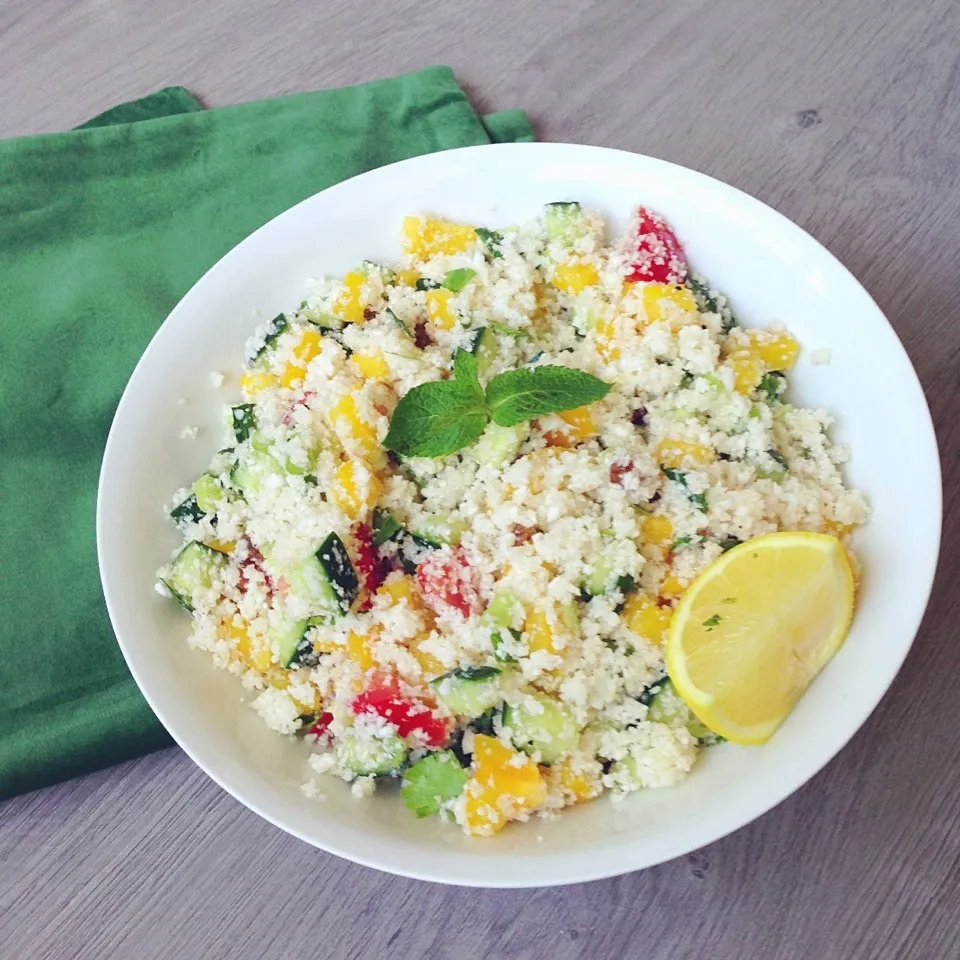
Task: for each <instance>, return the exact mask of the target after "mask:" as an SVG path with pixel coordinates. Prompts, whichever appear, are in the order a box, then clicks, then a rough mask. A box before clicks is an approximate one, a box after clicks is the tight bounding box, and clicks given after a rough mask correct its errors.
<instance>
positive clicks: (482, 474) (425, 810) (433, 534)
mask: <svg viewBox="0 0 960 960" xmlns="http://www.w3.org/2000/svg"><path fill="white" fill-rule="evenodd" d="M403 245H404V257H403V261H402V263H400V264H398V265H394V266H392V267H387V266H383V265H378V264H373V263H367V262H365V263H364V264H362V265H361V266H360V267H358V268H357V269H356V270H354V271H351V272H350V273H348V274H347V275H346V276H345V277H344V278H341V279H321V280H319V281H316V282H315V283H313V284H312V289H311V293H310V296H309V297H308V299H307V300H305V301H304V302H303V303H302V304H301V305H300V307H299V308H298V309H296V310H292V311H290V312H288V313H285V314H283V315H281V316H280V317H277V318H275V319H274V320H272V321H270V322H269V323H267V324H264V325H263V326H261V327H260V329H259V330H257V331H256V332H255V333H254V335H253V337H252V339H251V341H250V343H249V344H248V351H247V357H246V363H245V365H244V369H243V371H242V375H241V378H240V388H241V392H242V394H243V402H242V403H238V404H236V405H234V406H233V407H231V408H230V411H229V444H228V447H227V449H225V450H222V451H221V452H220V453H218V454H217V455H216V456H215V457H214V458H213V461H212V463H211V465H210V468H209V470H208V472H207V473H205V474H204V475H203V476H202V477H200V478H199V479H198V481H197V483H196V484H195V485H194V487H193V488H191V489H185V490H181V491H179V492H178V493H177V495H176V498H175V503H176V506H175V507H174V509H173V510H172V516H173V517H174V520H175V521H176V523H177V524H178V526H179V528H180V530H181V532H182V534H183V539H184V541H185V544H186V545H185V546H184V547H183V548H182V549H181V550H180V551H178V554H177V556H176V557H175V558H173V559H172V560H171V562H170V563H169V564H167V565H166V566H165V567H164V568H162V569H161V570H160V572H159V582H158V590H159V591H160V592H161V593H164V594H165V595H168V596H169V595H172V596H174V597H175V598H176V599H177V600H179V602H181V604H183V605H184V606H185V607H187V608H188V609H190V610H191V611H192V634H191V638H190V641H191V643H192V644H194V645H195V646H197V647H199V648H201V649H203V650H206V651H209V653H210V654H211V655H212V657H213V660H214V663H215V664H216V665H217V666H218V667H221V668H224V669H227V670H229V671H231V672H232V673H234V674H236V675H237V676H238V677H240V678H242V682H243V684H244V685H245V686H246V687H248V688H250V689H252V690H254V691H256V696H255V699H254V700H253V707H254V709H256V711H257V712H258V713H259V715H260V716H261V717H262V718H263V720H264V722H265V723H266V724H267V725H268V726H270V727H271V728H272V729H274V730H276V731H277V732H278V733H280V734H283V735H287V736H305V737H307V738H308V739H309V741H310V742H311V744H312V745H313V747H314V752H313V753H312V755H311V758H310V768H311V769H310V771H309V773H308V774H306V776H307V782H306V784H305V787H304V789H305V790H306V791H307V792H308V794H310V795H313V796H322V795H323V790H324V789H326V787H324V786H323V781H322V780H320V779H315V777H320V776H321V775H323V774H333V775H335V776H338V777H341V778H342V779H344V780H347V781H351V782H352V784H353V786H352V789H353V792H354V794H355V795H356V796H358V797H362V796H365V795H367V794H368V793H370V792H371V791H372V790H373V789H374V788H375V786H377V785H379V784H382V783H384V782H389V781H391V780H393V781H397V780H400V781H402V788H401V795H402V797H403V800H404V802H406V804H407V805H408V806H409V807H410V808H411V810H412V811H413V812H414V813H415V814H416V815H418V816H424V815H428V814H439V815H441V816H444V817H447V818H451V819H454V820H456V822H457V823H459V824H460V825H461V826H462V827H463V829H465V830H466V831H467V832H468V833H470V834H474V835H488V834H491V833H494V832H496V831H498V830H499V829H500V828H502V827H503V826H504V825H505V824H506V823H507V822H509V821H511V820H524V819H527V818H528V817H529V816H530V815H531V814H539V815H553V814H554V813H555V812H556V811H558V810H559V809H560V808H562V807H565V806H568V805H570V804H573V803H577V802H580V801H584V800H587V799H590V798H592V797H595V796H598V795H600V794H601V793H603V792H605V791H611V792H613V793H614V794H615V795H617V796H619V795H623V794H625V793H629V792H631V791H634V790H638V789H645V788H654V787H667V786H670V785H671V784H675V783H677V782H678V781H680V780H682V779H683V778H684V777H686V776H687V774H688V773H689V772H690V770H691V768H692V767H693V765H694V763H695V761H696V758H697V754H698V752H699V751H700V750H701V749H704V747H707V746H709V745H710V744H712V743H714V742H716V740H717V739H718V738H716V737H714V736H713V735H712V734H711V733H710V731H709V730H708V729H707V728H706V727H704V726H703V724H702V723H700V722H699V721H698V720H697V718H696V717H695V716H694V715H693V714H692V713H691V712H690V711H689V709H688V708H687V707H686V706H685V705H684V703H683V702H682V700H681V699H680V698H679V697H678V696H677V695H676V694H675V692H674V691H673V689H672V686H671V684H670V681H669V678H667V676H666V671H665V666H664V658H663V654H662V644H663V640H664V635H665V631H666V630H667V628H668V627H669V623H670V615H671V610H672V607H673V606H674V605H675V603H676V601H677V599H678V597H679V596H680V595H681V594H682V593H683V591H684V589H685V587H686V586H687V585H689V584H690V582H691V581H692V580H693V578H694V577H696V576H697V574H698V573H699V572H700V571H702V570H703V569H704V568H705V567H706V566H707V565H708V564H710V563H711V561H713V560H714V559H716V558H717V557H718V556H720V555H721V553H722V552H723V551H724V550H726V549H729V548H730V547H731V546H733V545H735V544H737V543H739V542H741V541H744V540H747V539H749V538H751V537H756V536H758V535H760V534H765V533H769V532H773V531H778V530H802V531H813V532H826V533H832V534H834V535H835V536H838V537H840V538H841V539H846V538H847V537H848V536H849V534H850V533H851V532H852V530H853V529H854V528H855V527H856V526H857V525H858V524H861V523H863V522H865V520H866V519H867V514H868V510H867V505H866V503H865V501H864V498H863V496H862V495H861V494H860V493H858V492H857V491H854V490H849V489H847V488H846V487H845V485H844V482H843V478H842V476H841V471H840V465H841V464H842V463H843V462H844V460H846V458H847V456H848V453H847V450H846V449H845V448H843V447H841V446H838V445H836V444H834V443H833V442H832V441H831V440H830V437H829V435H828V429H829V427H830V425H831V423H832V419H831V417H830V415H829V414H828V413H826V412H825V411H823V410H808V409H803V408H800V407H797V406H795V405H793V404H792V403H790V402H789V400H788V398H787V395H786V393H785V391H786V386H787V384H786V377H785V373H786V371H787V370H788V369H789V368H790V367H792V366H793V364H794V363H795V362H796V359H797V356H798V353H799V344H797V342H796V341H795V340H794V338H793V337H792V336H791V335H790V334H789V333H788V332H787V331H786V330H784V329H782V328H778V327H771V328H768V329H763V330H759V329H752V330H747V329H744V328H743V327H741V326H740V325H739V324H738V322H737V320H736V318H735V317H734V315H733V312H732V310H731V307H730V305H729V304H728V302H727V301H726V299H725V298H724V297H723V296H722V295H721V294H720V293H718V292H717V291H716V290H713V289H712V288H710V286H709V284H707V283H706V282H705V281H704V280H703V279H702V278H699V277H697V276H696V275H695V274H692V273H691V272H690V270H689V268H688V266H687V264H686V261H685V258H684V255H683V251H682V248H681V247H680V245H679V243H678V242H677V240H676V238H675V237H674V235H673V233H672V231H671V230H670V228H669V227H668V226H667V225H666V224H665V223H664V222H663V221H662V220H661V219H660V218H659V217H657V216H656V215H654V214H652V213H650V212H649V211H647V210H645V209H643V208H640V210H638V212H637V214H636V216H635V218H634V222H633V224H632V226H631V228H630V230H629V231H628V233H627V235H626V236H625V237H624V238H622V239H621V240H619V241H617V242H614V243H612V244H608V243H607V242H606V240H605V238H604V224H603V222H602V220H601V219H600V217H599V216H597V215H596V214H594V213H592V212H590V211H587V210H585V209H583V208H581V207H580V206H579V205H578V204H574V203H566V204H551V205H549V206H548V207H547V209H546V210H545V212H544V214H543V215H542V216H541V217H539V218H538V219H536V220H534V221H533V222H531V223H528V224H525V225H523V226H521V227H515V228H509V229H505V230H502V231H490V230H484V229H482V228H474V227H472V226H467V225H464V224H454V223H449V222H446V221H442V220H435V219H431V218H424V217H409V218H407V219H406V220H405V221H404V224H403ZM458 351H465V352H466V353H467V354H469V355H470V357H472V358H473V361H474V363H475V366H476V369H477V372H478V375H479V381H480V384H481V386H484V385H488V384H489V383H490V381H491V380H493V379H494V378H495V377H497V376H498V375H500V374H503V373H504V372H506V371H515V370H529V371H535V370H539V369H541V368H547V367H550V368H557V367H562V368H568V369H570V370H575V371H582V372H583V373H585V374H590V375H592V377H595V378H598V379H599V380H601V381H603V382H604V383H605V384H609V385H611V388H610V389H609V392H607V393H606V395H605V396H603V397H602V398H601V399H598V400H596V401H595V402H591V403H589V404H584V405H582V406H579V407H575V408H573V409H561V408H560V407H559V406H555V408H554V409H555V411H556V412H551V413H543V414H540V415H538V416H534V417H532V418H528V419H526V420H523V421H522V422H520V423H516V424H514V425H511V426H503V425H501V424H498V423H496V422H489V423H488V424H487V425H486V426H485V427H484V428H483V432H482V434H481V435H480V437H479V439H476V440H475V441H474V442H471V443H469V444H467V445H465V446H463V447H462V448H461V449H458V450H456V451H455V452H451V453H448V454H446V455H441V456H435V457H422V456H398V455H397V454H396V453H395V452H394V451H388V450H387V449H385V447H384V440H385V438H387V434H388V430H390V428H391V420H392V418H393V417H394V413H395V411H396V410H397V405H398V402H399V401H400V400H401V398H403V397H405V396H406V395H408V394H409V393H410V392H411V391H412V390H414V389H415V388H418V387H420V386H421V385H423V384H426V383H432V382H435V381H447V382H452V381H451V378H452V367H453V359H454V356H455V355H457V354H458ZM212 376H213V378H214V382H215V383H217V384H219V383H223V382H224V380H223V375H222V374H220V373H215V374H213V375H212ZM459 379H460V374H459V372H458V373H457V375H456V382H459ZM227 382H228V383H229V381H227ZM391 436H392V434H391ZM422 439H423V438H422V436H418V435H416V433H415V435H414V438H413V442H419V440H422Z"/></svg>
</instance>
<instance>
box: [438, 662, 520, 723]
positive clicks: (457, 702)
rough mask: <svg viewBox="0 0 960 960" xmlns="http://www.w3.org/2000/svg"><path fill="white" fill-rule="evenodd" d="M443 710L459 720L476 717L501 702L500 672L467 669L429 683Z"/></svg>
mask: <svg viewBox="0 0 960 960" xmlns="http://www.w3.org/2000/svg"><path fill="white" fill-rule="evenodd" d="M431 686H433V688H434V689H435V690H436V691H437V696H438V697H440V699H441V700H442V701H443V703H444V706H446V708H447V709H448V710H449V711H450V712H451V713H455V714H457V715H458V716H461V717H470V718H471V719H472V718H473V717H479V716H480V714H482V713H485V712H486V711H487V710H489V709H490V708H491V707H495V706H496V705H497V704H498V703H500V701H501V700H503V687H502V684H501V676H500V670H498V669H497V668H496V667H468V668H466V669H464V670H454V671H453V673H448V674H446V675H445V676H443V677H438V678H437V679H436V680H433V681H432V682H431Z"/></svg>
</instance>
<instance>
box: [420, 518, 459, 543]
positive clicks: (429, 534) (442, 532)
mask: <svg viewBox="0 0 960 960" xmlns="http://www.w3.org/2000/svg"><path fill="white" fill-rule="evenodd" d="M466 529H467V522H466V520H463V519H461V518H459V517H451V516H450V515H449V514H447V513H438V514H435V515H434V516H432V517H428V518H427V519H426V520H424V521H423V522H422V523H420V524H418V525H417V528H416V529H415V530H413V529H412V530H411V531H410V535H411V536H412V537H413V538H414V540H416V541H417V542H418V543H421V544H423V546H425V547H442V546H445V545H448V544H449V545H450V546H453V547H455V546H457V544H458V543H460V538H461V537H462V536H463V533H464V531H465V530H466Z"/></svg>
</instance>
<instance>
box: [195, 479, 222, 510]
mask: <svg viewBox="0 0 960 960" xmlns="http://www.w3.org/2000/svg"><path fill="white" fill-rule="evenodd" d="M193 495H194V497H195V498H196V501H197V506H198V507H199V508H200V509H201V510H202V511H203V512H204V513H216V512H217V507H218V506H219V505H220V502H221V501H222V500H223V490H222V489H221V488H220V484H219V483H217V479H216V477H214V476H213V474H211V473H203V474H201V475H200V476H199V477H197V480H196V482H195V483H194V485H193Z"/></svg>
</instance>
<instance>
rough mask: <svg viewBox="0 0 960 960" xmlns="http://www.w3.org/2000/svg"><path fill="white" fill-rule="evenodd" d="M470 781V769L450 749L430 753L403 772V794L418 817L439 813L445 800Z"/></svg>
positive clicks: (448, 799)
mask: <svg viewBox="0 0 960 960" xmlns="http://www.w3.org/2000/svg"><path fill="white" fill-rule="evenodd" d="M466 782H467V771H466V770H464V769H463V767H461V766H460V764H459V762H458V761H457V758H456V756H455V755H454V753H453V752H452V751H450V750H438V751H437V752H436V753H428V754H427V755H426V756H425V757H424V758H423V759H422V760H418V761H417V762H416V763H415V764H414V765H413V766H412V767H410V769H409V770H407V772H406V773H405V774H404V775H403V786H402V787H401V788H400V796H401V797H402V798H403V802H404V803H405V804H406V805H407V807H408V808H409V809H410V810H412V811H413V812H414V813H415V814H416V815H417V816H418V817H429V816H430V815H431V814H434V813H439V812H440V808H441V807H442V806H443V804H444V803H446V802H448V801H450V800H455V799H456V798H457V797H459V796H460V794H461V792H462V791H463V788H464V785H465V784H466Z"/></svg>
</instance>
